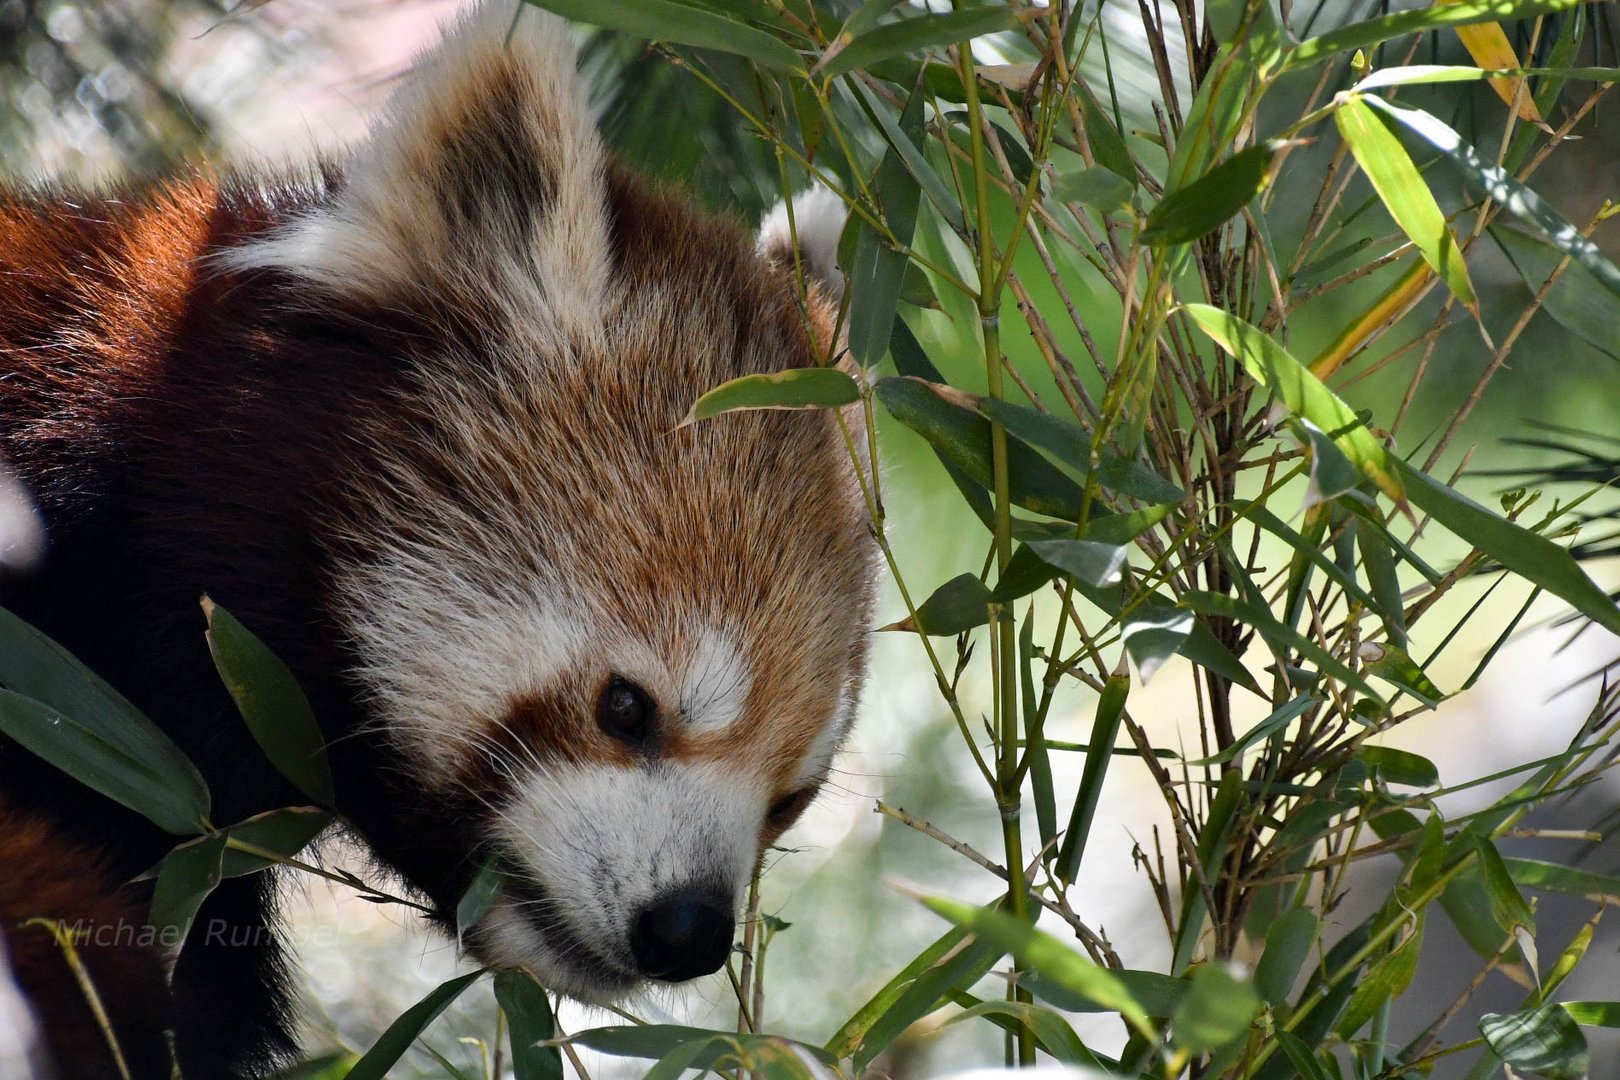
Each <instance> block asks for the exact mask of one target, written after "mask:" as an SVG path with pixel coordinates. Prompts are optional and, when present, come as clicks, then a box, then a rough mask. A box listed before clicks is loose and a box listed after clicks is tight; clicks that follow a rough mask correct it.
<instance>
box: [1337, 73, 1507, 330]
mask: <svg viewBox="0 0 1620 1080" xmlns="http://www.w3.org/2000/svg"><path fill="white" fill-rule="evenodd" d="M1333 119H1334V121H1335V122H1336V123H1337V124H1338V126H1339V133H1340V134H1341V135H1343V136H1344V141H1345V143H1346V144H1348V145H1349V147H1350V152H1351V153H1352V154H1354V155H1355V158H1356V164H1358V165H1360V166H1361V171H1362V172H1364V173H1365V174H1366V175H1367V179H1368V180H1369V181H1370V182H1371V183H1372V186H1373V190H1374V191H1376V192H1377V193H1378V197H1379V199H1380V200H1382V201H1383V204H1384V208H1385V209H1386V210H1388V211H1389V215H1390V217H1392V218H1394V219H1395V224H1396V225H1398V226H1400V229H1401V231H1402V232H1404V233H1405V234H1406V235H1407V237H1409V238H1410V239H1411V241H1412V243H1413V244H1414V245H1416V246H1417V249H1418V251H1419V252H1421V253H1422V255H1423V258H1424V261H1426V262H1427V263H1428V264H1429V266H1430V267H1431V268H1433V270H1434V272H1435V273H1437V274H1439V275H1440V277H1441V279H1442V280H1444V281H1445V283H1446V285H1447V286H1448V287H1449V288H1450V289H1451V291H1452V293H1454V294H1455V295H1456V297H1457V299H1458V300H1460V301H1461V302H1462V303H1463V305H1464V306H1465V307H1467V308H1468V309H1469V310H1470V311H1472V312H1473V313H1474V314H1475V316H1476V317H1477V316H1478V314H1479V303H1478V301H1477V300H1476V299H1475V297H1474V286H1473V283H1472V282H1471V281H1470V280H1469V278H1468V265H1467V263H1465V262H1464V261H1463V255H1462V249H1461V248H1460V247H1458V245H1457V238H1456V237H1455V236H1453V235H1452V234H1451V227H1450V226H1449V225H1447V224H1446V216H1445V214H1443V213H1441V211H1440V207H1439V204H1437V203H1436V202H1435V201H1434V195H1433V194H1432V193H1431V192H1430V191H1429V185H1428V184H1427V183H1426V182H1425V181H1424V179H1423V174H1422V173H1420V172H1418V169H1417V166H1416V165H1414V164H1413V163H1412V158H1411V157H1410V155H1408V154H1407V152H1406V147H1404V146H1402V145H1401V141H1400V140H1399V139H1397V138H1396V137H1395V135H1394V134H1393V133H1392V132H1391V131H1390V130H1389V129H1388V128H1387V127H1385V126H1384V124H1383V122H1382V121H1380V120H1379V119H1378V116H1377V115H1376V114H1375V113H1374V112H1373V110H1372V109H1371V108H1369V107H1368V106H1367V104H1366V103H1365V102H1364V100H1363V99H1362V98H1359V97H1349V98H1346V99H1345V100H1344V102H1343V103H1342V104H1341V105H1340V106H1339V107H1338V109H1336V110H1335V111H1334V113H1333Z"/></svg>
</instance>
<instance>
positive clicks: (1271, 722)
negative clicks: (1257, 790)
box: [1187, 694, 1322, 767]
mask: <svg viewBox="0 0 1620 1080" xmlns="http://www.w3.org/2000/svg"><path fill="white" fill-rule="evenodd" d="M1320 704H1322V699H1321V698H1315V697H1311V696H1310V695H1309V694H1301V695H1300V696H1298V697H1296V698H1294V699H1293V700H1292V701H1290V702H1288V703H1287V704H1286V705H1283V706H1282V707H1281V708H1279V709H1277V710H1276V711H1274V712H1273V713H1272V714H1271V715H1270V716H1268V717H1266V718H1265V719H1264V720H1262V721H1260V722H1259V723H1258V724H1256V725H1254V727H1252V728H1250V729H1249V730H1248V731H1245V732H1244V733H1243V734H1242V735H1241V736H1239V737H1238V738H1236V739H1234V740H1233V741H1232V744H1231V745H1230V746H1228V747H1226V748H1225V749H1224V750H1221V751H1220V752H1219V753H1216V754H1211V755H1210V756H1209V757H1204V758H1199V759H1198V760H1196V761H1189V762H1187V764H1188V765H1189V766H1193V767H1203V766H1206V765H1224V764H1225V763H1226V762H1228V761H1231V760H1232V759H1233V758H1235V757H1237V756H1238V755H1239V754H1241V753H1243V751H1245V750H1247V749H1248V748H1249V747H1251V746H1253V745H1254V744H1255V743H1257V742H1260V741H1261V740H1263V739H1269V738H1271V737H1272V736H1273V735H1275V734H1277V733H1278V732H1279V731H1282V730H1283V729H1285V728H1287V727H1288V725H1289V724H1291V723H1293V722H1294V721H1295V720H1298V719H1299V718H1300V717H1301V716H1303V715H1305V713H1306V712H1307V711H1308V710H1309V709H1310V708H1311V706H1313V705H1320Z"/></svg>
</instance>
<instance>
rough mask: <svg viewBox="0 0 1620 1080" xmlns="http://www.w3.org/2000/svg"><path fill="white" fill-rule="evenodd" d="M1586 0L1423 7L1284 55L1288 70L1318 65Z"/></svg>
mask: <svg viewBox="0 0 1620 1080" xmlns="http://www.w3.org/2000/svg"><path fill="white" fill-rule="evenodd" d="M1584 2H1585V0H1462V2H1460V3H1456V4H1448V5H1445V6H1440V7H1427V8H1421V9H1419V10H1416V11H1411V10H1408V11H1399V12H1395V13H1394V14H1391V15H1380V16H1378V17H1377V18H1372V19H1367V20H1365V21H1363V22H1356V23H1350V24H1349V25H1347V26H1341V27H1338V28H1336V29H1333V30H1329V31H1328V32H1327V33H1325V34H1319V35H1317V36H1316V37H1313V38H1308V39H1306V40H1305V41H1302V42H1300V43H1299V44H1298V45H1296V46H1295V47H1294V48H1292V49H1290V50H1288V51H1287V52H1286V53H1284V54H1283V66H1284V67H1285V68H1297V67H1304V66H1306V65H1308V64H1315V63H1318V62H1320V61H1322V60H1326V59H1327V58H1328V57H1330V56H1333V55H1335V54H1336V53H1341V52H1349V51H1350V50H1352V49H1364V48H1367V47H1368V46H1372V45H1377V44H1379V43H1380V42H1384V41H1390V40H1392V39H1394V38H1399V37H1405V36H1407V35H1408V34H1421V33H1423V32H1424V31H1426V30H1436V29H1439V28H1440V27H1444V26H1468V25H1471V24H1475V23H1484V22H1505V21H1508V20H1511V19H1529V18H1534V17H1535V16H1537V15H1549V14H1552V13H1553V12H1558V11H1568V10H1570V9H1571V8H1574V7H1577V6H1579V5H1580V4H1582V3H1584Z"/></svg>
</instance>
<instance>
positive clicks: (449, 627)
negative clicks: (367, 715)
mask: <svg viewBox="0 0 1620 1080" xmlns="http://www.w3.org/2000/svg"><path fill="white" fill-rule="evenodd" d="M460 555H461V558H460V562H461V563H463V565H458V561H457V559H456V557H455V556H450V555H446V554H444V553H429V552H425V551H424V552H414V551H409V550H406V549H404V548H402V547H395V548H393V549H392V550H389V551H388V552H387V553H386V555H385V556H384V557H383V558H382V559H381V560H380V561H379V562H377V563H375V564H373V565H371V566H369V567H366V568H363V569H356V570H354V571H353V572H351V573H350V574H348V575H345V576H344V578H343V580H344V583H345V585H346V586H347V587H348V588H347V591H346V593H345V595H344V596H343V598H342V599H343V601H344V603H343V616H344V622H345V625H346V629H347V630H348V632H349V634H350V636H351V637H352V638H353V639H354V641H355V644H356V650H357V652H358V654H359V664H358V665H357V667H356V673H357V674H358V675H359V676H360V677H361V678H362V679H363V680H364V682H365V685H366V687H367V690H368V692H369V693H370V695H371V697H372V700H373V702H374V705H375V712H376V714H377V716H378V717H379V718H380V720H381V722H382V723H383V724H385V725H386V729H387V731H388V733H389V737H390V738H391V739H392V740H393V741H394V743H395V745H396V746H399V747H400V748H401V749H403V750H405V751H407V753H406V756H405V759H406V760H407V761H409V762H410V763H411V764H412V767H413V768H416V769H417V770H419V776H420V777H421V778H422V779H424V780H426V781H427V782H428V783H430V784H431V783H434V782H435V781H437V780H441V779H443V778H444V777H446V776H449V775H452V774H453V772H454V769H455V766H456V765H457V764H458V763H461V762H464V761H465V760H466V759H467V756H468V754H469V753H483V752H488V750H489V749H490V748H489V747H488V746H486V745H485V744H483V743H482V742H481V736H480V735H479V732H480V731H481V729H482V727H483V726H484V725H485V724H488V723H490V722H499V721H501V720H503V719H504V718H505V716H506V712H507V710H508V709H510V707H511V704H512V701H513V700H514V697H515V696H516V695H521V694H522V693H526V692H537V691H540V690H543V689H545V688H546V687H547V686H548V685H550V684H551V683H552V682H553V681H554V680H555V679H556V678H557V677H558V675H559V674H560V673H561V672H563V671H564V670H566V669H567V668H568V667H569V666H570V665H572V664H574V663H575V662H576V661H577V660H578V659H579V657H580V656H582V655H583V654H584V651H585V649H586V646H587V643H588V642H590V641H591V640H592V638H593V634H594V629H593V624H592V619H591V614H590V612H589V610H588V609H587V608H585V607H584V606H583V605H581V604H578V603H576V602H574V601H573V600H572V599H571V598H570V597H569V595H568V593H567V592H566V591H564V590H562V589H561V588H557V587H548V586H546V585H544V584H542V583H539V582H531V583H530V584H529V586H528V588H527V589H519V588H512V589H509V590H503V589H491V588H490V586H489V584H488V582H490V581H496V582H499V581H500V580H501V578H500V571H499V569H498V568H495V567H488V566H483V565H480V561H479V560H478V559H476V558H474V557H472V556H471V555H470V554H469V553H467V552H462V553H460Z"/></svg>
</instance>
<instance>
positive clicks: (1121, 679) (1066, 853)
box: [1052, 674, 1131, 885]
mask: <svg viewBox="0 0 1620 1080" xmlns="http://www.w3.org/2000/svg"><path fill="white" fill-rule="evenodd" d="M1130 693H1131V677H1130V676H1129V675H1126V674H1115V675H1110V676H1109V677H1108V682H1107V683H1105V684H1104V685H1103V689H1102V693H1101V694H1100V695H1098V697H1097V712H1096V715H1095V716H1094V717H1093V718H1092V721H1091V745H1092V747H1093V749H1092V750H1091V751H1090V752H1089V753H1087V754H1086V767H1085V771H1084V772H1083V773H1082V774H1081V776H1080V788H1079V790H1078V791H1076V792H1075V796H1074V807H1073V808H1072V809H1071V810H1070V811H1069V827H1068V830H1067V831H1066V832H1065V833H1064V834H1063V846H1062V847H1061V848H1059V849H1058V856H1057V862H1056V863H1055V864H1054V866H1053V868H1052V873H1054V874H1055V875H1057V876H1058V877H1059V878H1061V879H1063V880H1064V881H1066V882H1069V883H1070V884H1071V885H1072V884H1073V883H1074V881H1075V878H1076V877H1077V876H1078V875H1079V873H1080V860H1081V859H1083V858H1084V857H1085V853H1086V842H1087V841H1088V840H1090V839H1091V827H1092V825H1093V824H1094V823H1095V821H1096V819H1097V806H1098V804H1099V803H1100V802H1101V800H1102V788H1103V781H1104V780H1105V779H1107V776H1108V763H1109V761H1110V760H1112V758H1113V755H1114V740H1115V739H1116V738H1117V737H1118V735H1119V726H1120V723H1121V722H1122V721H1123V720H1124V718H1125V699H1126V698H1128V697H1129V696H1130Z"/></svg>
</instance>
